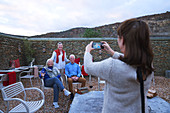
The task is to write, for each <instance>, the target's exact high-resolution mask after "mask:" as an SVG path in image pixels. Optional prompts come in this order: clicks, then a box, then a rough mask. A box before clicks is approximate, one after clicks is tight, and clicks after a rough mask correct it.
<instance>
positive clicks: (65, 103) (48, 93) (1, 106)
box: [0, 76, 170, 113]
mask: <svg viewBox="0 0 170 113" xmlns="http://www.w3.org/2000/svg"><path fill="white" fill-rule="evenodd" d="M85 78H86V80H87V83H86V87H88V88H89V86H90V83H89V78H88V77H85ZM97 80H98V79H97V77H94V76H92V82H91V85H92V86H93V87H92V88H89V90H90V91H98V81H97ZM27 82H28V81H25V82H24V83H23V84H24V86H25V85H26V83H27ZM39 82H40V81H39ZM155 83H156V90H157V94H158V96H159V97H161V98H162V99H164V100H166V102H168V103H170V97H169V92H170V89H169V87H170V79H167V78H165V77H159V76H156V77H155ZM34 86H36V87H38V88H40V86H39V85H38V84H37V83H36V81H35V82H34ZM100 86H101V87H100V90H103V88H104V85H103V84H101V85H100ZM74 87H76V85H75V86H74ZM79 87H80V86H79ZM67 89H68V88H67ZM28 95H29V98H28V99H36V98H35V97H38V95H37V94H36V93H35V92H31V93H28ZM20 96H21V97H22V94H21V95H20ZM45 97H46V99H45V101H46V102H45V106H46V109H45V112H47V113H67V112H71V111H69V110H70V106H71V104H72V101H70V100H69V97H66V96H64V95H63V93H62V92H60V98H59V106H60V107H59V108H58V109H55V108H54V107H53V105H52V102H53V91H52V89H48V90H45ZM73 101H74V100H73ZM15 104H17V103H16V102H13V103H12V104H11V106H10V107H12V106H14V105H15ZM82 104H83V103H82ZM6 109H7V106H6V104H5V102H4V101H3V99H2V95H1V94H0V110H2V111H3V112H5V111H6ZM43 110H44V109H43V107H42V108H41V109H40V110H38V111H37V113H42V112H43ZM100 111H101V109H100V110H99V112H100Z"/></svg>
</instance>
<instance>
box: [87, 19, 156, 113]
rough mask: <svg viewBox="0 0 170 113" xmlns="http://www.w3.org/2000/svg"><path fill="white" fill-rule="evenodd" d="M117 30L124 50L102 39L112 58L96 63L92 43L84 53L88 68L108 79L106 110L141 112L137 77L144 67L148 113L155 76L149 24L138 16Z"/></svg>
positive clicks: (123, 112)
mask: <svg viewBox="0 0 170 113" xmlns="http://www.w3.org/2000/svg"><path fill="white" fill-rule="evenodd" d="M117 32H118V45H119V48H120V50H121V52H122V53H118V52H116V51H114V50H112V49H111V48H110V46H109V45H108V43H107V42H104V41H102V43H103V44H102V46H104V50H106V51H107V52H108V53H109V54H110V55H111V56H112V57H111V58H108V59H105V60H103V61H100V62H93V61H92V55H91V54H90V52H91V50H93V49H94V48H92V43H93V42H91V43H90V44H88V45H87V46H86V50H85V54H84V66H85V71H86V72H87V73H88V74H89V75H94V76H98V77H101V78H102V79H104V80H105V81H106V84H105V88H104V103H103V109H102V113H141V98H140V95H141V94H140V83H139V79H138V77H137V68H140V69H141V72H142V76H143V81H144V94H145V113H148V112H149V111H148V109H147V108H148V107H147V98H146V94H147V91H148V89H149V87H150V83H151V79H152V77H153V75H154V73H153V66H152V62H153V52H152V49H151V45H150V38H149V28H148V25H147V24H146V23H145V22H143V21H141V20H138V19H129V20H126V21H124V22H123V23H122V24H121V25H120V26H119V28H118V30H117Z"/></svg>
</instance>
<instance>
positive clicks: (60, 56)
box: [51, 51, 69, 69]
mask: <svg viewBox="0 0 170 113" xmlns="http://www.w3.org/2000/svg"><path fill="white" fill-rule="evenodd" d="M62 56H63V53H62V52H60V55H59V56H58V59H59V62H58V63H56V57H57V54H56V52H55V51H53V54H52V57H51V59H52V60H53V62H54V67H57V69H64V68H65V65H66V62H68V61H69V60H68V59H67V57H66V52H65V58H64V61H62Z"/></svg>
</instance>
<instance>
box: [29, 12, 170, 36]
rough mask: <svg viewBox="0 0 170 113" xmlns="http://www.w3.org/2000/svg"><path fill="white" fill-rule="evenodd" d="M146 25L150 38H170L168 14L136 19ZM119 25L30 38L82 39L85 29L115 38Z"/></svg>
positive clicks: (74, 29) (79, 29) (52, 33)
mask: <svg viewBox="0 0 170 113" xmlns="http://www.w3.org/2000/svg"><path fill="white" fill-rule="evenodd" d="M137 19H141V20H143V21H145V22H146V23H148V25H149V27H150V30H151V36H153V37H155V36H160V37H161V36H166V37H167V36H168V37H169V36H170V12H166V13H162V14H154V15H148V16H142V17H138V18H137ZM119 24H120V23H114V24H109V25H103V26H99V27H95V28H83V27H80V28H73V29H70V30H67V31H63V32H51V33H47V34H42V35H36V36H32V37H51V38H52V37H55V38H69V37H74V38H76V37H82V36H83V34H84V32H85V30H86V29H93V30H94V31H98V30H99V31H100V33H101V34H102V37H116V30H117V28H118V26H119Z"/></svg>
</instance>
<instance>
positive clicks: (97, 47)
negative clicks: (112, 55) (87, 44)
mask: <svg viewBox="0 0 170 113" xmlns="http://www.w3.org/2000/svg"><path fill="white" fill-rule="evenodd" d="M102 44H103V43H101V42H93V43H92V48H94V49H104V46H102Z"/></svg>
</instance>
